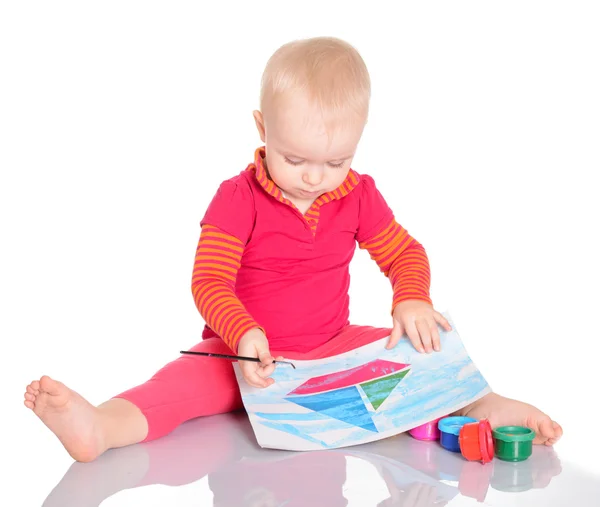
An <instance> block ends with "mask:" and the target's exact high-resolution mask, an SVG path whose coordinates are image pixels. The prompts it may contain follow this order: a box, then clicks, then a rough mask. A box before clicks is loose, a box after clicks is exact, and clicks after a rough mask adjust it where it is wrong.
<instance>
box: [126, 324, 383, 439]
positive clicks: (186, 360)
mask: <svg viewBox="0 0 600 507" xmlns="http://www.w3.org/2000/svg"><path fill="white" fill-rule="evenodd" d="M389 334H390V329H385V328H374V327H369V326H347V327H345V328H344V329H342V330H341V331H340V332H339V333H338V334H337V335H335V336H334V337H333V338H332V339H331V340H330V341H328V342H327V343H325V344H323V345H321V346H320V347H318V348H316V349H314V350H312V351H310V352H306V353H299V352H290V351H286V352H278V351H275V350H273V351H271V354H272V355H273V356H278V355H282V356H284V357H286V358H289V359H321V358H324V357H330V356H334V355H337V354H342V353H344V352H348V351H349V350H353V349H355V348H357V347H361V346H363V345H366V344H368V343H372V342H374V341H376V340H379V339H381V338H384V337H386V336H389ZM190 350H194V351H200V352H213V353H217V354H231V350H230V349H229V347H227V345H225V343H224V342H223V341H222V340H221V339H220V338H208V339H206V340H203V341H201V342H200V343H198V344H197V345H195V346H194V347H192V348H191V349H190ZM115 398H123V399H125V400H128V401H130V402H131V403H133V404H134V405H136V406H137V407H139V409H140V410H141V411H142V413H143V414H144V416H145V417H146V419H147V420H148V435H146V438H145V439H144V442H147V441H149V440H154V439H156V438H159V437H162V436H164V435H166V434H167V433H170V432H171V431H173V430H174V429H175V428H176V427H177V426H179V425H180V424H181V423H183V422H185V421H187V420H189V419H193V418H195V417H200V416H204V415H215V414H222V413H224V412H232V411H234V410H239V409H241V408H243V405H242V398H241V396H240V391H239V388H238V383H237V380H236V378H235V373H234V371H233V366H232V364H231V362H230V361H227V360H224V359H215V358H210V357H201V356H193V355H182V356H181V357H179V358H177V359H176V360H175V361H172V362H170V363H169V364H167V365H166V366H164V367H163V368H161V369H160V370H159V371H158V372H156V374H155V375H154V376H153V377H152V378H151V379H150V380H148V381H147V382H145V383H144V384H141V385H139V386H137V387H134V388H133V389H129V390H128V391H125V392H123V393H121V394H119V395H118V396H115Z"/></svg>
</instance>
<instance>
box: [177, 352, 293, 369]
mask: <svg viewBox="0 0 600 507" xmlns="http://www.w3.org/2000/svg"><path fill="white" fill-rule="evenodd" d="M179 352H180V354H194V355H196V356H206V357H220V358H221V359H232V360H234V361H252V362H254V363H260V359H258V358H257V357H247V356H229V355H227V354H213V353H212V352H194V351H192V350H180V351H179ZM273 362H274V363H282V364H289V365H290V366H291V367H292V368H294V370H295V369H296V367H295V366H294V363H291V362H290V361H273Z"/></svg>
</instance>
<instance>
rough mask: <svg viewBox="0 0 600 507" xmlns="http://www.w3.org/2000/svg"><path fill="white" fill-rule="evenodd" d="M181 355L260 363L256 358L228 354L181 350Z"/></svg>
mask: <svg viewBox="0 0 600 507" xmlns="http://www.w3.org/2000/svg"><path fill="white" fill-rule="evenodd" d="M180 352H181V353H182V354H194V355H196V356H206V357H220V358H221V359H234V360H236V361H237V360H240V361H254V362H255V363H260V359H258V357H247V356H230V355H228V354H214V353H213V352H194V351H192V350H181V351H180Z"/></svg>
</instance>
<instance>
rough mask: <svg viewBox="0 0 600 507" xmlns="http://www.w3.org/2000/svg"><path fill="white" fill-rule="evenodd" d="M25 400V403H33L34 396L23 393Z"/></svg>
mask: <svg viewBox="0 0 600 507" xmlns="http://www.w3.org/2000/svg"><path fill="white" fill-rule="evenodd" d="M25 399H26V400H27V401H35V396H34V395H33V394H31V393H25Z"/></svg>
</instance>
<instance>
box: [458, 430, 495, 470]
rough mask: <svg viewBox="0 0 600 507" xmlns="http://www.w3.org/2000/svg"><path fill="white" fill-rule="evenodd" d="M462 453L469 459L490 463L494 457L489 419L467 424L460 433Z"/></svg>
mask: <svg viewBox="0 0 600 507" xmlns="http://www.w3.org/2000/svg"><path fill="white" fill-rule="evenodd" d="M459 444H460V450H461V453H462V455H463V456H464V457H465V458H466V459H468V460H469V461H481V462H482V463H489V462H490V461H492V459H493V458H494V439H493V438H492V427H491V425H490V422H489V421H488V420H487V419H482V420H481V421H479V422H474V423H470V424H465V425H464V426H463V427H462V428H461V430H460V434H459Z"/></svg>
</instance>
